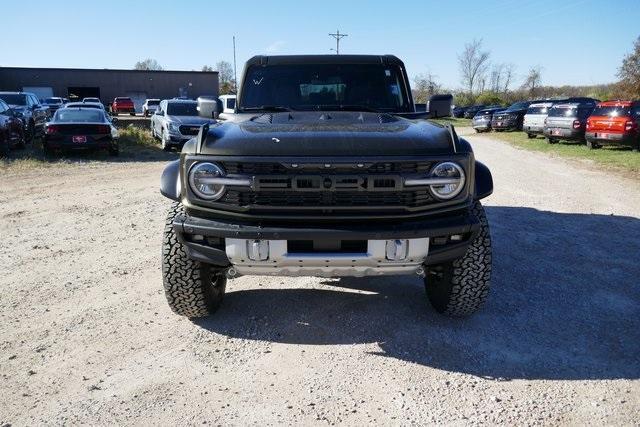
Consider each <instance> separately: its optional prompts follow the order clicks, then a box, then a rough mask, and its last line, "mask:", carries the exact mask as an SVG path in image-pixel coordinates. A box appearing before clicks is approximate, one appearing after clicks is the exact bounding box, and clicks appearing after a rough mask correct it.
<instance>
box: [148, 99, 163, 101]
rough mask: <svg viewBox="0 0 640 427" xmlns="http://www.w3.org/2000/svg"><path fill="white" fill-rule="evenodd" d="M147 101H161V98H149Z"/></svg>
mask: <svg viewBox="0 0 640 427" xmlns="http://www.w3.org/2000/svg"><path fill="white" fill-rule="evenodd" d="M147 101H160V98H147Z"/></svg>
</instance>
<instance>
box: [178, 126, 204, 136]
mask: <svg viewBox="0 0 640 427" xmlns="http://www.w3.org/2000/svg"><path fill="white" fill-rule="evenodd" d="M198 132H200V126H197V125H182V126H180V133H181V134H182V135H187V136H192V135H197V134H198Z"/></svg>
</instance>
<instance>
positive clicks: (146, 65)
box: [133, 58, 162, 71]
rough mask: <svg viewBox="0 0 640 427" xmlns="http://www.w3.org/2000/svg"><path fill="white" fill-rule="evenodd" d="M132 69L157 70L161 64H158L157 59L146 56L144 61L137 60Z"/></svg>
mask: <svg viewBox="0 0 640 427" xmlns="http://www.w3.org/2000/svg"><path fill="white" fill-rule="evenodd" d="M133 69H134V70H154V71H159V70H162V66H160V64H158V61H156V60H155V59H151V58H147V59H145V60H144V61H138V62H136V64H135V65H134V66H133Z"/></svg>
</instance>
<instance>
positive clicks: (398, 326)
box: [0, 136, 640, 425]
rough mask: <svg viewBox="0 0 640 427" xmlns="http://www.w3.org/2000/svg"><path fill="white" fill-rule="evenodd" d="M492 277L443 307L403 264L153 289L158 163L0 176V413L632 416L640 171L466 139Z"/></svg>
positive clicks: (174, 419) (138, 419) (569, 420)
mask: <svg viewBox="0 0 640 427" xmlns="http://www.w3.org/2000/svg"><path fill="white" fill-rule="evenodd" d="M469 139H470V140H471V142H472V144H473V145H474V148H475V150H476V155H477V158H478V159H479V160H481V161H484V162H485V163H486V164H487V165H488V166H489V167H490V168H491V169H492V171H493V174H494V179H495V193H494V195H493V196H491V197H490V198H488V199H487V200H486V203H485V205H486V206H487V213H488V217H489V221H490V223H491V226H492V235H493V242H494V280H493V287H492V292H491V295H490V298H489V301H488V304H487V305H486V306H485V307H484V308H483V310H481V311H480V312H479V313H478V314H477V315H475V316H473V317H471V318H469V319H464V320H452V319H448V318H444V317H441V316H439V315H437V314H436V313H435V312H434V311H433V310H432V309H431V308H430V307H429V306H428V304H427V302H426V301H425V295H424V290H423V288H422V285H421V282H420V281H419V280H418V279H417V278H413V277H401V278H374V279H343V280H327V279H318V278H294V279H290V278H261V277H244V278H239V279H236V280H233V281H231V282H230V283H229V285H228V286H227V292H228V293H227V297H226V299H225V303H224V305H223V307H222V309H221V310H220V311H219V312H218V313H217V315H216V316H214V317H212V318H209V319H205V320H201V321H197V322H191V321H189V320H187V319H184V318H181V317H178V316H175V315H173V314H172V313H171V312H170V310H169V308H168V306H167V304H166V303H165V299H164V295H163V293H162V284H161V275H160V241H161V234H162V225H163V221H164V215H165V210H166V208H167V206H168V202H167V201H166V200H164V199H163V198H162V197H161V196H160V194H159V192H158V183H159V177H160V172H161V170H162V167H163V164H164V162H162V161H153V160H150V161H145V162H120V163H108V162H92V163H88V164H87V163H84V164H78V165H72V166H65V167H63V168H60V169H57V170H56V169H41V170H38V169H34V170H31V171H27V172H24V171H22V172H19V173H13V172H10V171H9V172H7V171H5V172H2V175H3V176H2V177H1V180H2V185H0V236H2V239H1V241H0V266H1V274H0V289H1V290H2V291H1V293H0V313H1V314H0V321H1V322H2V327H0V375H1V377H0V379H1V384H2V385H1V386H0V425H2V424H3V423H10V424H12V425H33V424H40V423H47V424H65V423H69V424H71V423H84V424H123V425H134V424H136V425H137V424H178V423H180V424H199V425H202V424H261V425H263V424H281V423H287V424H309V423H319V424H334V423H348V424H364V423H373V422H375V423H378V424H410V423H415V424H424V423H447V424H458V425H462V424H478V423H504V424H516V423H517V424H545V425H549V424H558V423H561V424H604V423H607V424H637V423H638V422H639V421H640V381H639V379H640V237H639V236H640V186H638V183H637V182H636V181H630V180H626V179H624V178H620V177H616V176H609V175H608V174H605V173H602V172H596V171H593V170H591V169H589V168H583V167H582V166H580V165H579V164H576V163H573V162H571V163H569V162H567V161H564V160H560V159H550V158H548V157H545V156H544V155H541V154H536V153H531V152H527V151H521V150H517V149H514V148H511V147H510V146H508V145H505V144H503V143H501V142H498V141H494V140H492V139H491V138H490V137H481V136H471V137H469Z"/></svg>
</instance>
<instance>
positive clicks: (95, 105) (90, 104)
mask: <svg viewBox="0 0 640 427" xmlns="http://www.w3.org/2000/svg"><path fill="white" fill-rule="evenodd" d="M66 106H67V107H78V108H82V107H85V108H100V109H102V104H99V103H97V102H69V103H67V104H66Z"/></svg>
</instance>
